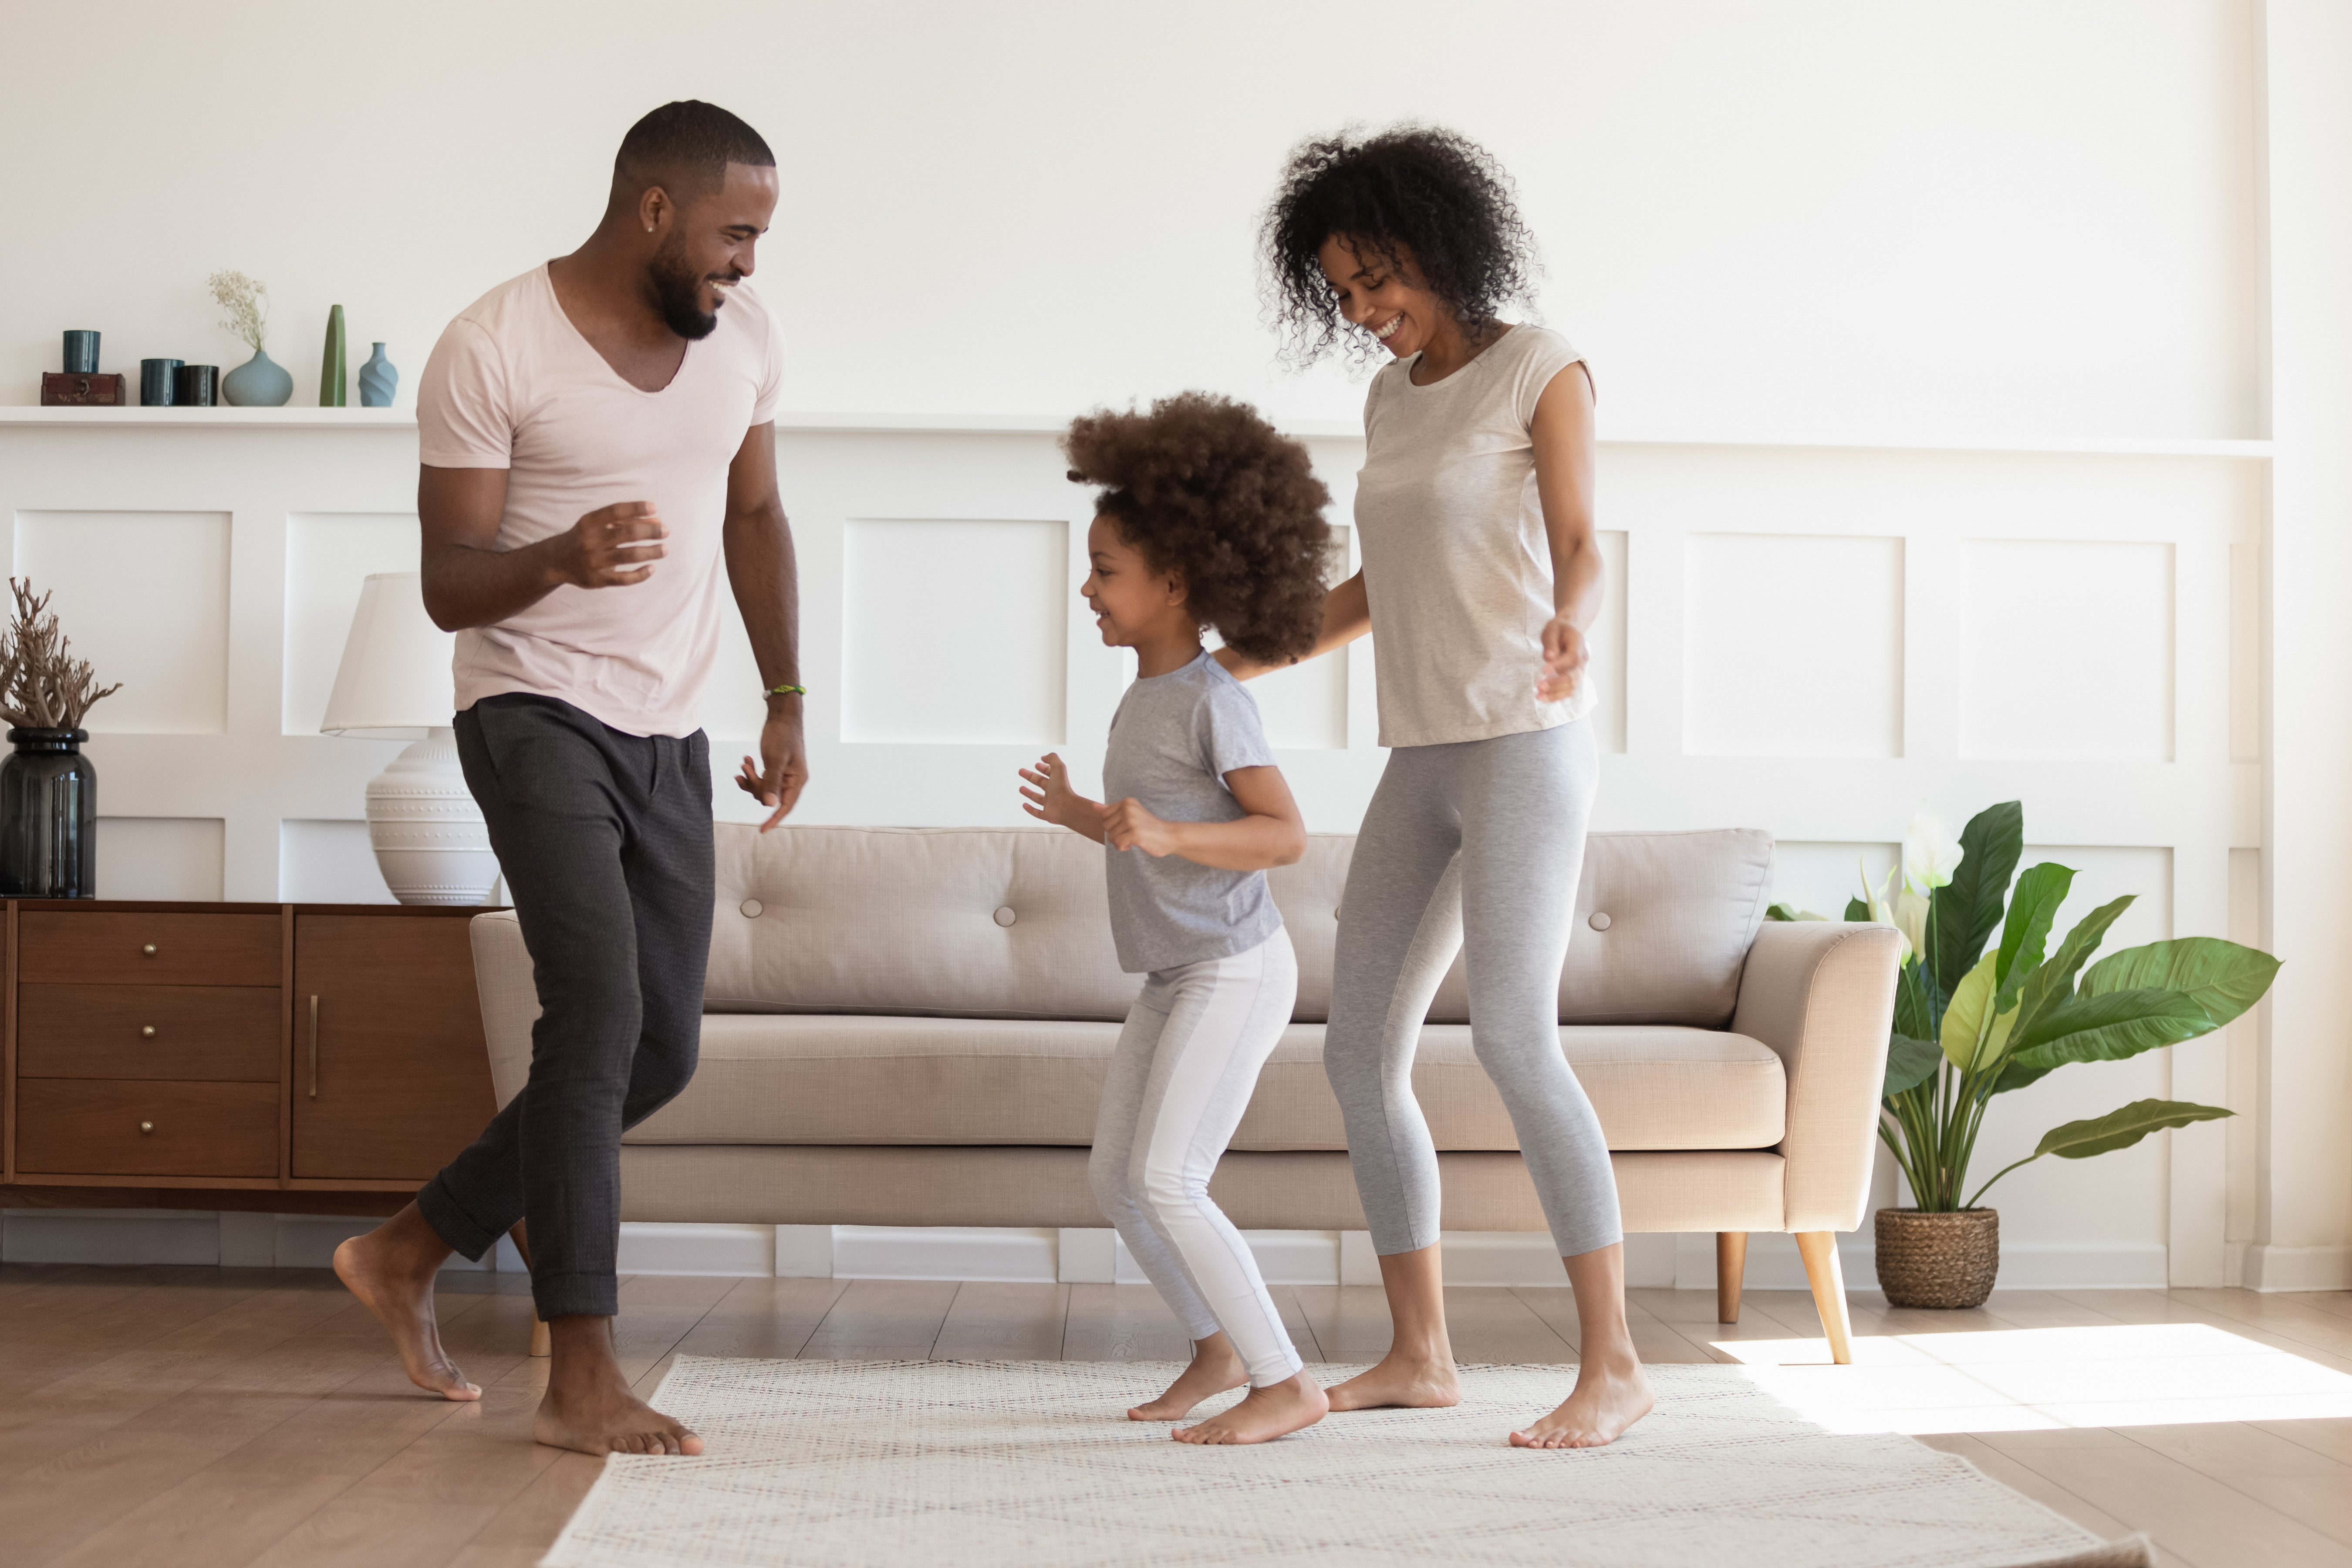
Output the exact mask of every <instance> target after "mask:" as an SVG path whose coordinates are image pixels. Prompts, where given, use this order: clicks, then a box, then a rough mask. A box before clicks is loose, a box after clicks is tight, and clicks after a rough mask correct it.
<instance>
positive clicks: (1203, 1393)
mask: <svg viewBox="0 0 2352 1568" xmlns="http://www.w3.org/2000/svg"><path fill="white" fill-rule="evenodd" d="M1248 1381H1249V1368H1247V1367H1245V1366H1244V1365H1243V1364H1242V1358H1241V1357H1240V1356H1238V1355H1235V1354H1234V1347H1233V1344H1232V1342H1229V1341H1228V1340H1227V1339H1226V1338H1225V1336H1224V1335H1223V1334H1222V1333H1220V1334H1212V1335H1211V1336H1210V1337H1209V1338H1207V1339H1205V1340H1198V1341H1195V1342H1193V1345H1192V1365H1190V1366H1188V1367H1186V1368H1185V1369H1184V1370H1183V1371H1182V1372H1180V1373H1177V1374H1176V1381H1175V1382H1173V1383H1171V1384H1169V1385H1168V1391H1167V1392H1166V1393H1165V1394H1161V1395H1160V1397H1159V1398H1157V1399H1155V1400H1152V1401H1151V1402H1150V1404H1148V1405H1137V1406H1136V1407H1135V1408H1134V1409H1132V1410H1129V1412H1128V1413H1127V1418H1128V1419H1129V1421H1181V1420H1182V1419H1183V1418H1184V1417H1185V1416H1187V1415H1191V1414H1192V1407H1193V1406H1194V1405H1198V1404H1200V1403H1201V1401H1202V1400H1203V1399H1213V1398H1215V1397H1216V1396H1217V1395H1218V1394H1223V1393H1224V1392H1225V1391H1226V1390H1227V1389H1229V1388H1239V1387H1240V1386H1241V1385H1242V1384H1244V1383H1247V1382H1248Z"/></svg>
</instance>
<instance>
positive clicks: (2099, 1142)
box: [2033, 1100, 2237, 1160]
mask: <svg viewBox="0 0 2352 1568" xmlns="http://www.w3.org/2000/svg"><path fill="white" fill-rule="evenodd" d="M2236 1114H2237V1112H2236V1111H2234V1110H2222V1109H2221V1107H2220V1106H2218V1105H2192V1104H2190V1103H2189V1101H2188V1100H2133V1101H2132V1102H2131V1103H2130V1104H2129V1105H2126V1106H2125V1107H2123V1108H2122V1109H2121V1110H2110V1111H2108V1112H2107V1113H2106V1114H2105V1116H2095V1117H2093V1118H2091V1119H2090V1120H2089V1121H2069V1122H2068V1123H2066V1125H2064V1126H2063V1127H2053V1128H2052V1129H2051V1130H2050V1131H2047V1132H2044V1133H2043V1134H2042V1142H2040V1143H2038V1144H2036V1145H2034V1149H2033V1152H2034V1155H2035V1157H2036V1158H2039V1157H2040V1156H2042V1155H2043V1154H2055V1155H2057V1156H2058V1157H2059V1158H2060V1159H2062V1160H2087V1159H2089V1158H2090V1157H2091V1156H2092V1155H2094V1154H2106V1153H2112V1152H2114V1151H2116V1150H2117V1149H2128V1148H2130V1147H2131V1146H2132V1145H2133V1144H2135V1143H2137V1142H2139V1141H2140V1140H2141V1139H2143V1138H2145V1137H2147V1135H2148V1134H2149V1133H2151V1132H2158V1131H2163V1130H2164V1129H2165V1128H2167V1127H2186V1126H2188V1125H2189V1123H2190V1122H2192V1121H2220V1120H2221V1118H2222V1117H2224V1116H2235V1115H2236Z"/></svg>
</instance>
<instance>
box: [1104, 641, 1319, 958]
mask: <svg viewBox="0 0 2352 1568" xmlns="http://www.w3.org/2000/svg"><path fill="white" fill-rule="evenodd" d="M1273 765H1274V753H1273V752H1271V751H1269V750H1268V749H1267V747H1266V743H1265V730H1264V729H1263V728H1262V727H1261V726H1260V725H1259V723H1258V716H1257V702H1256V700H1255V699H1254V698H1252V697H1251V696H1250V694H1249V693H1248V692H1247V691H1244V690H1243V689H1242V684H1241V682H1240V681H1238V680H1235V679H1234V678H1233V677H1232V676H1231V675H1230V674H1228V673H1226V670H1225V667H1224V666H1223V665H1221V664H1219V663H1218V662H1217V661H1216V660H1215V659H1214V658H1212V657H1211V656H1210V655H1209V654H1208V653H1207V652H1205V651H1203V652H1202V655H1201V656H1200V657H1199V658H1196V659H1194V660H1193V661H1192V663H1190V664H1188V665H1186V666H1185V667H1184V668H1181V669H1173V670H1171V671H1169V672H1168V673H1167V674H1166V675H1155V676H1152V677H1150V679H1143V680H1138V681H1137V682H1136V683H1135V684H1134V685H1132V686H1130V687H1129V688H1128V689H1127V695H1126V696H1125V697H1122V698H1121V699H1119V704H1118V712H1116V713H1114V714H1113V715H1111V721H1110V748H1109V752H1108V754H1107V755H1106V756H1105V757H1104V759H1103V795H1104V800H1105V803H1106V804H1116V803H1117V802H1118V801H1122V800H1126V799H1128V798H1129V797H1130V796H1132V797H1133V798H1135V799H1137V800H1139V801H1141V802H1142V803H1143V805H1144V809H1145V810H1147V811H1149V812H1150V813H1151V815H1152V816H1157V817H1159V818H1160V819H1161V820H1162V821H1165V822H1233V821H1236V820H1238V819H1239V818H1241V817H1244V816H1248V815H1249V814H1248V813H1247V812H1245V811H1244V810H1243V809H1242V806H1241V804H1240V803H1239V802H1238V801H1236V800H1234V796H1233V792H1232V791H1231V790H1228V789H1227V788H1226V787H1225V775H1226V774H1227V773H1231V772H1233V771H1234V769H1235V768H1263V767H1271V766H1273ZM1105 855H1106V860H1107V864H1108V878H1109V883H1110V931H1111V938H1112V941H1113V942H1116V943H1117V944H1118V966H1119V967H1120V968H1121V969H1123V970H1125V971H1127V972H1128V973H1130V974H1148V973H1151V972H1153V971H1155V970H1160V969H1173V968H1175V967H1177V966H1178V965H1179V964H1185V963H1201V962H1202V961H1203V960H1206V959H1212V958H1230V957H1232V956H1233V955H1234V953H1237V952H1248V951H1249V950H1250V949H1252V948H1254V947H1255V946H1257V945H1258V944H1259V943H1260V942H1265V940H1266V939H1267V938H1269V937H1271V936H1273V935H1274V933H1275V932H1276V931H1279V930H1281V929H1282V915H1281V912H1280V911H1279V910H1276V908H1275V906H1274V895H1273V894H1272V893H1270V892H1268V891H1267V890H1266V885H1265V872H1263V871H1223V870H1219V869H1218V868H1215V867H1213V866H1202V865H1199V864H1197V863H1195V862H1193V861H1191V860H1187V859H1184V858H1182V857H1181V856H1176V855H1165V856H1158V857H1154V856H1150V855H1147V854H1145V853H1144V852H1143V851H1142V850H1140V849H1112V848H1110V847H1108V846H1105Z"/></svg>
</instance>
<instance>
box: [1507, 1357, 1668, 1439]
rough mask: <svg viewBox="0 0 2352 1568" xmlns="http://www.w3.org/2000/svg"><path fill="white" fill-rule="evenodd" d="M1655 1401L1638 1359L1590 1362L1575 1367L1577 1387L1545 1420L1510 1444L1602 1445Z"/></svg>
mask: <svg viewBox="0 0 2352 1568" xmlns="http://www.w3.org/2000/svg"><path fill="white" fill-rule="evenodd" d="M1655 1403H1656V1401H1655V1399H1654V1397H1653V1396H1652V1394H1651V1393H1650V1380H1649V1378H1648V1377H1647V1376H1646V1375H1644V1374H1643V1371H1642V1363H1640V1362H1639V1361H1636V1360H1632V1359H1619V1358H1614V1357H1612V1359H1611V1360H1609V1361H1606V1362H1603V1361H1601V1360H1598V1359H1594V1360H1590V1361H1587V1362H1586V1363H1584V1364H1583V1365H1582V1366H1580V1367H1578V1368H1577V1369H1576V1391H1575V1392H1574V1393H1572V1394H1570V1395H1569V1396H1568V1398H1567V1399H1566V1400H1565V1401H1564V1402H1562V1404H1561V1405H1560V1407H1559V1409H1557V1410H1555V1411H1553V1412H1552V1413H1551V1414H1550V1415H1547V1416H1545V1417H1544V1418H1543V1419H1542V1420H1540V1421H1538V1422H1536V1423H1534V1424H1533V1425H1531V1426H1528V1427H1527V1429H1526V1430H1524V1431H1519V1432H1514V1433H1512V1434H1511V1447H1514V1448H1598V1447H1601V1446H1602V1445H1603V1444H1606V1443H1613V1442H1615V1441H1616V1440H1617V1439H1618V1438H1619V1437H1620V1436H1622V1435H1623V1434H1624V1431H1625V1428H1627V1427H1628V1426H1632V1425H1633V1423H1634V1422H1636V1421H1639V1420H1640V1419H1641V1418H1642V1417H1643V1416H1644V1415H1648V1414H1649V1413H1650V1406H1651V1405H1654V1404H1655Z"/></svg>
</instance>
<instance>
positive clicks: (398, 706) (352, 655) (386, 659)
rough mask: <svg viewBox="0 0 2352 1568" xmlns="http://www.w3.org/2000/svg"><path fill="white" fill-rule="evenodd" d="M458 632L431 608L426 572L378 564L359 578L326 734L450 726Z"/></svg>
mask: <svg viewBox="0 0 2352 1568" xmlns="http://www.w3.org/2000/svg"><path fill="white" fill-rule="evenodd" d="M456 653H457V637H455V636H454V635H453V634H451V633H449V632H445V631H443V630H442V629H441V628H440V627H439V626H435V625H434V624H433V617H432V616H428V615H426V614H425V579H424V578H423V577H422V576H420V575H419V574H416V573H415V572H378V573H374V574H372V575H370V576H369V578H368V579H367V581H366V582H365V583H363V584H361V586H360V605H359V608H358V609H357V610H356V611H354V612H353V613H352V635H351V639H350V640H349V641H348V642H346V643H344V644H343V662H342V663H341V665H340V666H338V667H337V668H336V670H335V690H334V695H332V696H331V697H329V698H328V699H327V717H326V719H325V721H323V722H321V723H320V726H319V730H320V733H322V734H328V735H349V734H354V733H365V732H367V731H373V730H433V729H444V730H446V729H447V728H448V727H449V721H450V718H451V716H452V714H453V712H454V711H455V710H456V708H457V681H456V679H455V678H454V677H453V676H452V675H451V674H450V669H449V667H450V662H451V660H452V659H453V658H455V657H456Z"/></svg>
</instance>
